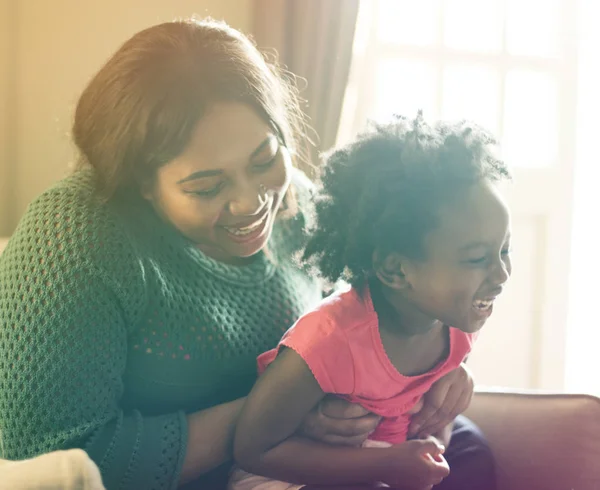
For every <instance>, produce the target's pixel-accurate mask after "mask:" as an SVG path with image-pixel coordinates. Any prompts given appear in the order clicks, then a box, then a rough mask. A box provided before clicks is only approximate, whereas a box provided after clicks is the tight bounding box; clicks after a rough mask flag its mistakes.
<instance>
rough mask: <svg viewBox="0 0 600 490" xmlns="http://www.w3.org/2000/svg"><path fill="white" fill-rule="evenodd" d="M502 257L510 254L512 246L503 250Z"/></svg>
mask: <svg viewBox="0 0 600 490" xmlns="http://www.w3.org/2000/svg"><path fill="white" fill-rule="evenodd" d="M501 253H502V257H506V256H507V255H510V254H511V253H512V249H511V248H510V247H508V248H505V249H504V250H502V252H501Z"/></svg>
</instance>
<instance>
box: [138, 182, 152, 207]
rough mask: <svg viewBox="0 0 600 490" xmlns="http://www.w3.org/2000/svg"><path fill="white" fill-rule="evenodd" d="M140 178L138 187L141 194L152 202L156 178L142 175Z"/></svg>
mask: <svg viewBox="0 0 600 490" xmlns="http://www.w3.org/2000/svg"><path fill="white" fill-rule="evenodd" d="M137 180H138V188H139V190H140V195H141V196H142V197H143V198H144V199H145V200H146V201H150V202H152V198H153V197H154V180H153V179H151V178H150V177H147V176H145V177H140V178H139V179H137Z"/></svg>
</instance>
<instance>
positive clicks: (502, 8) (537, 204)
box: [338, 0, 600, 389]
mask: <svg viewBox="0 0 600 490" xmlns="http://www.w3.org/2000/svg"><path fill="white" fill-rule="evenodd" d="M581 2H588V3H591V4H594V3H595V2H596V0H419V1H418V2H414V1H407V0H362V2H361V9H360V12H359V18H358V23H357V30H356V36H355V43H354V59H353V65H352V69H351V73H350V79H349V84H348V87H347V90H346V98H345V103H344V108H343V112H342V119H341V124H340V129H339V134H338V139H339V141H340V142H344V141H347V140H348V139H350V138H352V137H353V135H354V134H356V133H357V132H358V131H359V130H361V129H362V128H364V127H365V125H366V123H367V121H368V120H369V119H375V120H379V121H381V120H385V119H387V118H390V117H391V116H392V115H393V114H394V113H396V114H402V115H406V116H409V117H414V116H415V115H416V113H417V111H418V110H419V109H422V110H423V112H424V116H425V118H426V119H430V120H435V119H440V118H442V119H472V120H475V121H476V122H478V123H479V124H481V125H483V126H485V127H487V128H488V129H490V130H491V131H492V132H493V133H494V134H495V135H496V136H497V137H498V139H499V140H500V143H501V145H500V146H501V152H502V156H503V158H504V159H505V160H506V161H507V163H508V164H509V165H510V166H511V167H512V169H513V173H514V175H515V181H514V183H513V184H511V185H510V186H509V187H508V188H507V191H508V192H507V195H508V200H509V205H510V207H511V209H512V215H513V220H512V221H513V245H514V248H515V251H514V254H513V264H514V270H513V277H512V280H511V281H510V283H509V287H508V288H507V291H506V293H505V294H504V295H503V297H502V298H501V299H500V300H499V302H498V304H497V307H496V309H495V312H494V315H493V316H492V318H491V319H490V321H489V322H488V325H487V326H486V328H485V329H484V330H483V331H482V334H481V336H480V340H479V342H478V344H479V345H478V346H477V348H476V349H475V351H474V352H473V355H472V356H471V357H470V360H469V363H470V364H472V365H473V369H474V371H475V373H476V376H477V379H478V382H479V383H481V384H484V385H503V386H514V387H518V388H542V389H562V388H565V387H569V386H573V384H572V383H570V382H568V380H567V376H566V373H567V371H569V374H568V376H569V377H570V378H571V379H574V377H575V374H577V373H579V372H581V366H580V365H576V364H573V363H572V364H573V366H574V367H573V368H572V369H567V357H570V358H576V357H577V356H576V355H575V356H573V355H569V356H567V348H566V347H565V345H567V344H569V345H572V346H573V347H572V348H571V352H575V350H574V349H576V348H579V347H576V346H577V345H579V346H581V342H579V343H577V342H575V343H573V342H568V341H569V338H568V337H569V335H570V334H569V331H575V329H568V328H567V321H568V318H571V319H575V318H576V317H577V318H580V315H579V316H574V315H570V316H569V315H568V314H567V312H568V310H569V293H570V291H571V290H575V289H577V287H582V286H581V285H578V286H577V287H574V286H573V281H574V280H575V279H573V280H572V281H571V284H569V280H568V279H569V277H571V275H572V274H571V264H572V263H573V264H575V263H576V262H575V260H576V259H577V257H576V256H575V251H576V250H583V249H582V248H581V247H578V246H574V245H573V242H572V236H577V237H579V238H577V239H578V240H581V243H583V242H585V239H584V238H581V237H583V235H584V234H582V233H579V232H577V229H576V230H575V235H574V234H573V230H572V228H573V224H574V223H575V224H576V223H581V222H585V221H586V220H588V221H589V219H590V216H589V214H588V215H587V216H586V218H584V219H582V218H581V216H580V217H579V218H578V219H575V220H574V219H573V214H572V211H573V202H574V199H573V193H574V180H575V179H574V176H575V171H574V169H575V162H576V158H577V159H578V160H582V161H583V160H585V161H587V162H589V160H590V155H589V149H588V150H587V151H588V153H587V154H586V155H587V156H585V155H579V154H578V153H577V152H576V148H577V127H578V123H579V121H580V119H581V117H578V111H577V104H578V94H579V90H581V86H582V85H581V84H580V83H579V80H578V72H579V67H578V55H579V51H580V49H579V47H578V42H579V37H578V32H577V29H578V23H577V8H578V6H579V4H580V3H581ZM592 23H593V22H592ZM590 52H595V53H597V49H596V50H595V51H594V50H590ZM588 85H589V84H588ZM585 103H586V102H584V101H583V100H582V102H581V104H585ZM580 112H581V111H580ZM588 119H589V118H588ZM588 126H590V123H589V122H588ZM594 144H595V142H594ZM590 147H591V145H590ZM580 153H581V152H580ZM594 156H595V155H594ZM580 187H581V186H580ZM588 188H589V186H588ZM598 199H600V197H598V198H597V202H598ZM598 207H599V208H600V202H599V206H598ZM579 208H580V209H583V207H582V206H579ZM595 219H596V222H597V221H598V220H597V217H595ZM581 228H582V227H581V226H579V228H578V229H579V230H581ZM588 238H589V237H588ZM575 245H576V244H575ZM571 249H573V251H574V255H573V260H574V261H573V262H572V261H571V260H570V257H571ZM585 250H587V251H588V252H589V247H588V248H586V249H585ZM588 269H589V267H588ZM582 271H585V267H581V266H577V267H575V265H574V269H573V274H575V276H577V277H579V276H580V275H581V273H582ZM575 276H573V277H575ZM589 296H590V295H589V294H588V295H587V296H585V297H586V298H589ZM580 303H581V302H579V303H578V304H580ZM573 304H575V303H573ZM573 321H575V320H573ZM578 332H579V333H578V335H580V334H581V331H580V330H578ZM584 338H585V337H584ZM508 358H510V362H509V363H507V359H508ZM498 366H502V369H499V368H498ZM598 367H600V365H599V366H598ZM573 373H575V374H573ZM567 383H570V384H567ZM584 384H585V383H584ZM578 386H579V387H581V384H579V385H578ZM587 386H590V384H589V383H588V385H587Z"/></svg>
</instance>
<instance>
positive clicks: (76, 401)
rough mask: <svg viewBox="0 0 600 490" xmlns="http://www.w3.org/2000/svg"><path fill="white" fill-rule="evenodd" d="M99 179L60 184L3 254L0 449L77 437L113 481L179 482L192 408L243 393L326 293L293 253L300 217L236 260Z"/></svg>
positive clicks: (58, 445) (28, 452)
mask: <svg viewBox="0 0 600 490" xmlns="http://www.w3.org/2000/svg"><path fill="white" fill-rule="evenodd" d="M294 181H295V184H296V187H297V188H298V191H299V192H298V194H299V201H300V203H302V202H304V201H306V196H307V188H308V187H307V186H308V181H307V179H306V177H305V176H303V175H301V174H300V173H299V172H298V173H297V174H296V175H295V178H294ZM94 189H95V186H94V177H93V174H92V173H91V172H89V171H83V172H79V173H77V174H75V175H72V176H70V177H68V178H67V179H65V180H63V181H62V182H60V183H58V184H57V185H56V186H55V187H53V188H52V189H50V190H49V191H47V192H46V193H44V194H43V195H42V196H40V197H39V198H38V199H36V200H35V201H34V202H33V203H32V204H31V205H30V207H29V209H28V211H27V213H26V214H25V216H24V217H23V219H22V220H21V223H20V224H19V226H18V229H17V230H16V232H15V234H14V236H13V237H12V239H11V240H10V242H9V244H8V246H7V248H6V250H5V252H4V253H3V254H2V255H1V256H0V457H3V458H7V459H22V458H28V457H31V456H34V455H37V454H40V453H44V452H48V451H51V450H56V449H63V448H72V447H81V448H84V449H85V450H86V451H87V452H88V453H89V455H90V456H91V457H92V459H93V460H94V461H95V462H96V463H97V464H98V465H99V467H100V470H101V472H102V476H103V479H104V484H105V486H106V488H107V489H109V490H113V489H115V490H116V489H135V490H164V489H174V488H176V486H177V482H178V479H179V472H180V470H181V466H182V463H183V459H184V456H185V452H186V436H187V426H186V418H185V414H186V413H190V412H194V411H197V410H201V409H204V408H207V407H211V406H213V405H216V404H220V403H223V402H227V401H229V400H233V399H235V398H238V397H240V396H244V395H245V394H247V393H248V391H249V389H250V388H251V386H252V384H253V382H254V380H255V377H256V356H257V355H258V354H259V353H261V352H263V351H265V350H267V349H269V348H272V347H273V346H275V345H276V343H277V342H278V341H279V339H280V337H281V335H282V333H283V332H284V331H285V330H286V329H287V328H288V327H289V326H290V325H291V324H292V323H293V322H294V321H295V320H296V319H297V318H298V317H299V316H300V315H301V314H302V313H303V312H304V311H305V310H306V309H308V308H309V307H311V306H313V305H314V304H316V302H317V301H318V300H319V299H320V290H319V287H318V285H317V284H316V283H315V282H314V281H313V280H311V279H309V278H308V277H307V276H305V275H304V274H303V273H301V272H300V271H299V270H298V269H297V268H295V267H294V265H293V262H292V260H291V258H292V254H293V252H294V251H296V250H298V249H299V248H300V247H301V245H302V241H303V238H304V234H303V225H304V215H303V214H302V213H299V214H298V215H297V216H296V217H295V218H293V219H291V220H287V221H280V222H278V223H277V224H276V226H275V229H274V231H273V236H272V239H271V241H270V247H269V254H264V253H262V252H261V253H260V254H259V256H258V258H257V259H256V260H255V261H254V262H252V263H251V264H250V265H248V266H244V267H235V266H229V265H226V264H223V263H219V262H216V261H214V260H212V259H210V258H208V257H207V256H205V255H204V254H202V253H201V252H200V251H199V250H198V249H197V248H196V247H194V246H193V244H191V243H190V242H188V241H187V239H186V238H185V237H183V236H182V235H181V234H179V233H178V232H176V231H175V230H173V229H172V228H171V227H170V226H169V225H167V224H165V223H162V222H161V221H160V220H159V219H158V218H157V217H156V215H155V213H154V212H152V211H151V210H150V208H149V206H147V205H145V204H142V203H139V202H125V201H118V200H113V201H111V202H109V203H107V204H103V203H102V201H101V200H100V199H99V198H98V197H97V196H96V195H95V192H94ZM267 255H268V256H267Z"/></svg>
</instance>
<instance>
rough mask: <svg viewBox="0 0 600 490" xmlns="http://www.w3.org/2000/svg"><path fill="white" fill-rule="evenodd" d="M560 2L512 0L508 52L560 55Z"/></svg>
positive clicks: (507, 37)
mask: <svg viewBox="0 0 600 490" xmlns="http://www.w3.org/2000/svg"><path fill="white" fill-rule="evenodd" d="M560 3H561V0H508V20H507V26H506V42H507V49H508V52H509V53H510V54H516V55H525V56H544V57H556V56H559V55H560V52H559V42H560V39H559V35H560V33H559V25H560Z"/></svg>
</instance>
